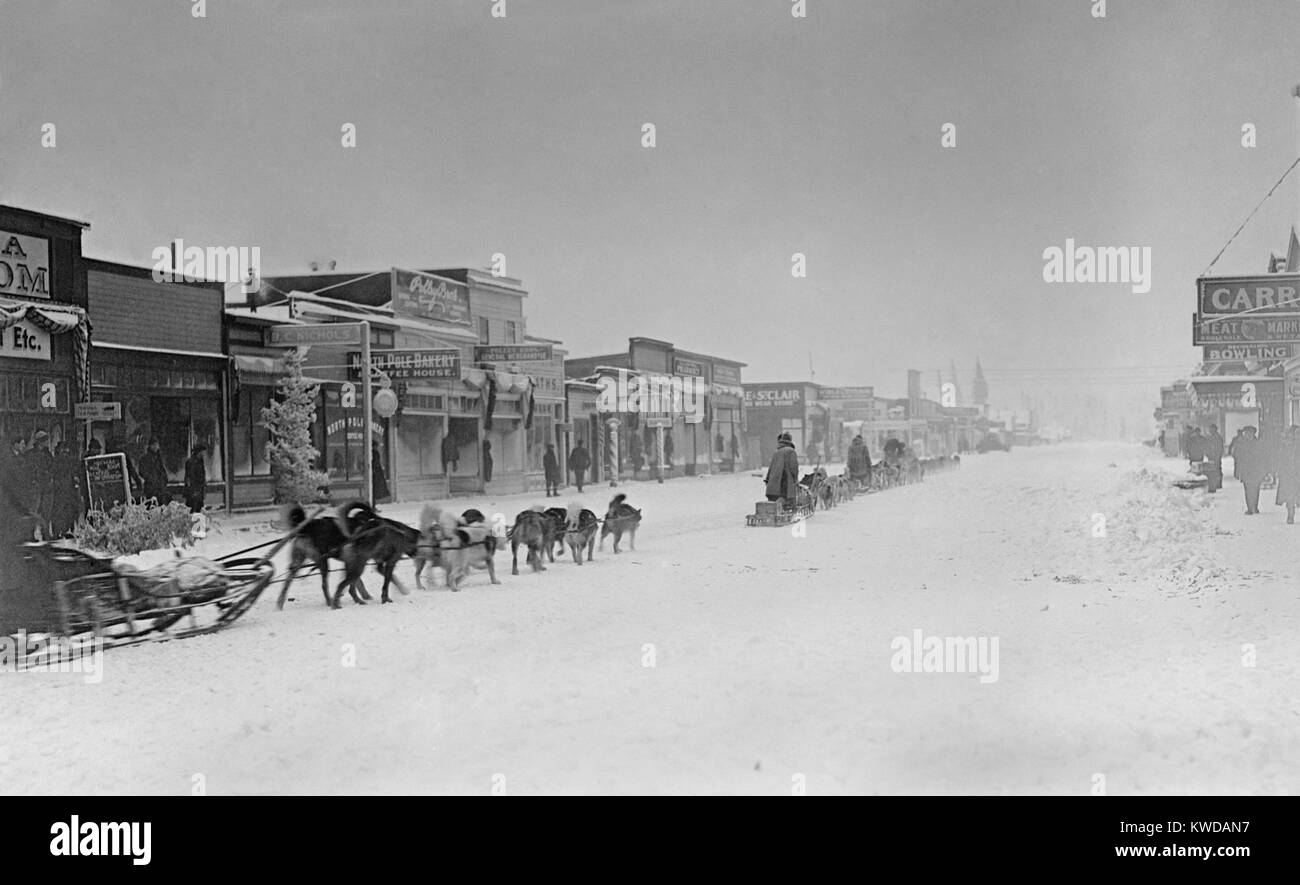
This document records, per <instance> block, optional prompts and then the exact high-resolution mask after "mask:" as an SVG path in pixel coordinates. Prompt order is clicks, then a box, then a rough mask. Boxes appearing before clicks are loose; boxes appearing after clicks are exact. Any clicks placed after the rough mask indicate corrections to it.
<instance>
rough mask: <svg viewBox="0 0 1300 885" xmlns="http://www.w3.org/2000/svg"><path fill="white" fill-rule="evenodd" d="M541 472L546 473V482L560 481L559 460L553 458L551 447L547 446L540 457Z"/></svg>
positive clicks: (552, 448)
mask: <svg viewBox="0 0 1300 885" xmlns="http://www.w3.org/2000/svg"><path fill="white" fill-rule="evenodd" d="M542 470H543V471H544V472H545V473H546V481H547V482H559V481H560V459H559V458H557V457H555V449H554V447H552V446H547V447H546V454H545V455H543V456H542Z"/></svg>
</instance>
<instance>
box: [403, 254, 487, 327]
mask: <svg viewBox="0 0 1300 885" xmlns="http://www.w3.org/2000/svg"><path fill="white" fill-rule="evenodd" d="M392 296H393V312H394V313H396V314H404V315H406V316H411V317H417V318H419V319H426V320H435V321H437V322H440V323H456V324H458V325H461V326H468V325H470V313H469V287H468V286H466V285H465V284H463V283H458V282H456V281H455V280H448V279H445V278H444V277H436V276H434V275H433V274H427V273H420V272H419V271H414V270H401V269H400V268H396V267H395V268H393V280H392Z"/></svg>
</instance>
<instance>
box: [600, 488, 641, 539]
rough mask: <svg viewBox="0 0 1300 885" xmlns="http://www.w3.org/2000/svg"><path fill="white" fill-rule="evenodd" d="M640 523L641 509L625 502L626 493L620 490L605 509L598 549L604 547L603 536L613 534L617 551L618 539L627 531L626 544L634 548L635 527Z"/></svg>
mask: <svg viewBox="0 0 1300 885" xmlns="http://www.w3.org/2000/svg"><path fill="white" fill-rule="evenodd" d="M640 524H641V510H640V508H637V507H633V506H632V505H631V504H629V503H627V495H625V494H623V493H622V492H620V493H619V494H617V495H615V496H614V500H612V501H610V502H609V509H608V510H606V511H605V522H604V524H603V525H601V527H600V549H601V551H604V549H605V536H606V535H613V536H614V552H615V553H618V552H619V549H618V544H619V541H621V540H623V533H624V532H626V533H627V540H628V546H629V547H631V549H632V550H634V551H635V550H636V529H637V526H639V525H640Z"/></svg>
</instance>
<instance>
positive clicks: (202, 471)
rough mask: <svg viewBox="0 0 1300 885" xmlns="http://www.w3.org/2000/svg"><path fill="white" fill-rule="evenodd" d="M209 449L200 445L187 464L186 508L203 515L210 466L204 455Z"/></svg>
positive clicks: (191, 454) (196, 447)
mask: <svg viewBox="0 0 1300 885" xmlns="http://www.w3.org/2000/svg"><path fill="white" fill-rule="evenodd" d="M207 451H208V447H207V446H206V445H204V444H203V443H199V444H198V445H197V446H195V447H194V450H193V451H192V452H190V457H189V458H188V459H187V460H186V462H185V506H187V507H189V508H190V513H202V512H203V504H204V499H205V498H206V497H207V493H208V465H207V463H206V462H205V460H204V455H205V453H206V452H207Z"/></svg>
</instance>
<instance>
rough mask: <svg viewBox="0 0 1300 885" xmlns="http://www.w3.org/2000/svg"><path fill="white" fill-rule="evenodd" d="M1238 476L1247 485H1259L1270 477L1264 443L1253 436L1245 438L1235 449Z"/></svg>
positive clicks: (1240, 440) (1234, 456)
mask: <svg viewBox="0 0 1300 885" xmlns="http://www.w3.org/2000/svg"><path fill="white" fill-rule="evenodd" d="M1232 451H1233V453H1234V454H1233V459H1234V460H1235V461H1236V462H1237V475H1238V476H1239V477H1240V478H1241V481H1242V482H1243V483H1245V484H1246V485H1259V484H1260V483H1261V482H1263V481H1264V477H1265V476H1267V475H1268V467H1269V463H1268V462H1269V457H1268V450H1267V448H1266V447H1265V445H1264V443H1263V442H1262V441H1261V440H1259V439H1258V438H1256V437H1253V436H1243V437H1242V438H1241V439H1239V440H1238V441H1237V444H1236V445H1235V446H1234V447H1233V450H1232Z"/></svg>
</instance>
